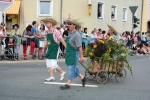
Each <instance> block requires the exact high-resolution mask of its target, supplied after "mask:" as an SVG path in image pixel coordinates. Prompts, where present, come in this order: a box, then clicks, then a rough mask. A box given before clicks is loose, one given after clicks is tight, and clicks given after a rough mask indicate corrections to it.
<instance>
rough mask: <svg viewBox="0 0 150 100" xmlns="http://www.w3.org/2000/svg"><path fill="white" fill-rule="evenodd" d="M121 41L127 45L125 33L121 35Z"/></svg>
mask: <svg viewBox="0 0 150 100" xmlns="http://www.w3.org/2000/svg"><path fill="white" fill-rule="evenodd" d="M120 40H121V42H122V43H123V45H124V46H126V44H127V37H126V34H125V33H123V34H122V35H121V37H120Z"/></svg>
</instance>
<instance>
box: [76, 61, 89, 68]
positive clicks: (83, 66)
mask: <svg viewBox="0 0 150 100" xmlns="http://www.w3.org/2000/svg"><path fill="white" fill-rule="evenodd" d="M78 62H79V63H80V64H81V65H82V66H83V67H84V68H85V69H88V68H86V67H85V66H84V65H83V63H81V62H80V61H79V60H78Z"/></svg>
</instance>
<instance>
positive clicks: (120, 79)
mask: <svg viewBox="0 0 150 100" xmlns="http://www.w3.org/2000/svg"><path fill="white" fill-rule="evenodd" d="M126 75H127V72H126V70H125V69H124V68H123V69H119V70H118V71H117V72H116V74H115V79H116V81H117V82H119V83H122V82H123V81H124V80H125V78H126Z"/></svg>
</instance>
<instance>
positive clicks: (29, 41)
mask: <svg viewBox="0 0 150 100" xmlns="http://www.w3.org/2000/svg"><path fill="white" fill-rule="evenodd" d="M24 39H25V40H24ZM33 39H34V33H33V31H32V26H31V25H29V26H27V28H26V30H24V32H23V38H22V45H23V55H24V60H27V47H28V45H30V53H34V47H35V44H34V43H33V41H34V40H33Z"/></svg>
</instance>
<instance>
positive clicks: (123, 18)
mask: <svg viewBox="0 0 150 100" xmlns="http://www.w3.org/2000/svg"><path fill="white" fill-rule="evenodd" d="M122 21H127V8H123V12H122Z"/></svg>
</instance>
